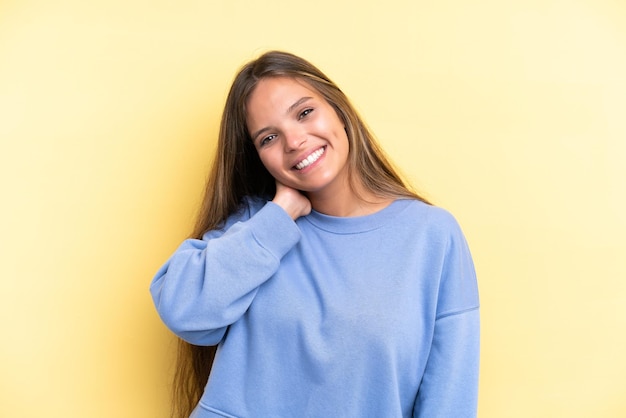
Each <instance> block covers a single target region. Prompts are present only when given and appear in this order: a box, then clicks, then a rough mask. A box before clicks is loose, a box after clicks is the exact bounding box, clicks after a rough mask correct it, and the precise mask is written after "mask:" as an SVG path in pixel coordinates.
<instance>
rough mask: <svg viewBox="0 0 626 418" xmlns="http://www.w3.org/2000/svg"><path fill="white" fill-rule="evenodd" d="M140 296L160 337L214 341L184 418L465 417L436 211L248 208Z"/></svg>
mask: <svg viewBox="0 0 626 418" xmlns="http://www.w3.org/2000/svg"><path fill="white" fill-rule="evenodd" d="M150 290H151V293H152V297H153V299H154V303H155V305H156V308H157V310H158V312H159V315H160V316H161V318H162V320H163V322H164V323H165V324H166V325H167V326H168V327H169V328H170V329H171V330H172V331H173V332H174V333H176V334H177V335H178V336H180V337H181V338H183V339H185V340H186V341H188V342H190V343H192V344H196V345H215V344H219V347H218V351H217V355H216V358H215V361H214V364H213V369H212V371H211V375H210V377H209V382H208V384H207V386H206V388H205V392H204V395H203V397H202V399H201V401H200V404H199V405H198V407H197V408H196V411H195V412H194V415H193V417H199V418H200V417H237V418H244V417H245V418H266V417H267V418H294V417H298V418H299V417H311V418H318V417H319V418H322V417H323V418H327V417H339V418H350V417H354V418H366V417H372V418H386V417H390V418H391V417H407V418H408V417H427V418H437V417H446V418H462V417H475V416H476V404H477V387H478V358H479V311H478V290H477V283H476V276H475V273H474V266H473V263H472V259H471V256H470V253H469V250H468V247H467V244H466V241H465V239H464V237H463V234H462V232H461V230H460V228H459V226H458V224H457V222H456V221H455V220H454V218H453V217H452V216H451V215H450V214H449V213H448V212H446V211H444V210H443V209H440V208H437V207H434V206H429V205H426V204H424V203H421V202H419V201H416V200H396V201H395V202H394V203H392V204H391V205H389V206H388V207H386V208H385V209H383V210H381V211H379V212H377V213H374V214H372V215H368V216H362V217H354V218H339V217H332V216H327V215H323V214H321V213H318V212H315V211H313V212H312V213H311V214H309V215H308V216H304V217H301V218H299V219H298V220H297V221H295V222H294V221H293V220H292V219H291V218H290V217H289V215H288V214H287V213H286V212H285V211H284V210H283V209H282V208H281V207H279V206H278V205H276V204H274V203H272V202H265V201H260V200H249V201H247V204H246V205H244V206H243V207H242V209H241V210H240V211H239V212H238V213H236V214H234V215H232V216H231V217H230V218H229V219H228V221H227V222H226V224H225V225H224V227H223V228H221V229H219V230H213V231H209V232H207V233H206V234H205V236H204V237H203V239H202V240H195V239H189V240H186V241H184V242H183V243H182V245H181V246H180V247H179V248H178V249H177V250H176V252H175V253H174V254H173V255H172V257H171V258H170V259H169V260H168V261H167V262H166V264H165V265H164V266H163V267H162V268H161V269H160V270H159V271H158V273H157V274H156V276H155V278H154V280H153V282H152V284H151V287H150Z"/></svg>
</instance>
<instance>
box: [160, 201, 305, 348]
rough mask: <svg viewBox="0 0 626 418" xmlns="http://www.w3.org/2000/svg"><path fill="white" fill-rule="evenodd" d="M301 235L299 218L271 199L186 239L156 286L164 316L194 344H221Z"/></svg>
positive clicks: (171, 258) (161, 274)
mask: <svg viewBox="0 0 626 418" xmlns="http://www.w3.org/2000/svg"><path fill="white" fill-rule="evenodd" d="M231 223H232V222H231ZM299 239H300V232H299V229H298V227H297V226H296V224H295V223H294V222H293V220H292V219H291V218H290V217H289V215H288V214H287V213H286V212H285V211H284V210H283V209H281V208H280V207H279V206H277V205H276V204H273V203H271V202H270V203H267V204H266V205H265V206H264V207H263V208H262V209H261V210H259V212H257V213H256V214H255V215H254V216H252V217H251V218H249V219H240V220H236V222H234V224H232V226H230V227H229V228H227V229H226V230H225V231H224V230H221V231H210V232H208V233H207V234H205V236H204V237H203V239H202V240H196V239H189V240H186V241H184V242H183V244H182V245H181V246H180V247H179V248H178V249H177V250H176V251H175V253H174V254H173V255H172V256H171V257H170V259H169V260H168V261H167V262H166V263H165V265H163V267H161V268H160V269H159V271H158V272H157V274H156V276H155V277H154V279H153V281H152V283H151V285H150V292H151V294H152V298H153V301H154V304H155V306H156V308H157V311H158V313H159V315H160V317H161V319H162V320H163V322H164V323H165V324H166V325H167V326H168V328H170V329H171V330H172V332H174V333H175V334H177V335H178V336H179V337H181V338H183V339H184V340H186V341H188V342H190V343H192V344H196V345H214V344H217V343H218V342H219V341H220V340H221V339H222V337H223V336H224V333H225V332H226V329H227V327H228V326H229V325H230V324H232V323H234V322H236V321H237V320H238V319H239V318H241V316H242V315H243V314H244V313H245V312H246V310H247V309H248V307H249V306H250V304H251V303H252V301H253V299H254V296H255V295H256V292H257V290H258V288H259V286H261V285H262V284H263V283H264V282H265V281H267V280H268V279H269V278H270V277H272V275H273V274H274V273H275V272H276V270H277V269H278V266H279V265H280V260H281V258H282V257H283V256H284V255H285V254H286V253H287V252H288V251H289V250H290V249H291V248H292V247H293V246H294V245H295V244H296V243H297V242H298V240H299Z"/></svg>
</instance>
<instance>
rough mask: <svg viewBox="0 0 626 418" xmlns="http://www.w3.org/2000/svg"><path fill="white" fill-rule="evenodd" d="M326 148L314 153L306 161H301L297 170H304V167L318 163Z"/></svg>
mask: <svg viewBox="0 0 626 418" xmlns="http://www.w3.org/2000/svg"><path fill="white" fill-rule="evenodd" d="M324 150H325V148H320V149H318V150H317V151H315V152H313V153H312V154H311V155H309V156H308V157H306V158H305V159H304V160H302V161H300V162H299V163H298V164H296V169H298V170H302V169H303V168H304V167H307V166H309V165H311V164H313V163H314V162H315V161H317V160H318V159H319V158H320V157H321V155H322V154H323V153H324Z"/></svg>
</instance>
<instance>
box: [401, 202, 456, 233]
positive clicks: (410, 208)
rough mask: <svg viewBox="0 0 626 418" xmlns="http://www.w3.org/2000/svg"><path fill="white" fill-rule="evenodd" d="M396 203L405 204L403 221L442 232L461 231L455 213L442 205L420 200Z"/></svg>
mask: <svg viewBox="0 0 626 418" xmlns="http://www.w3.org/2000/svg"><path fill="white" fill-rule="evenodd" d="M396 204H402V205H404V206H405V208H404V210H403V211H402V215H403V216H402V218H401V219H402V222H408V223H410V224H413V225H416V226H419V227H422V228H427V229H430V230H434V231H440V232H442V233H446V232H447V233H450V232H454V231H460V226H459V223H458V222H457V220H456V218H455V217H454V215H452V213H451V212H449V211H448V210H447V209H444V208H442V207H440V206H434V205H430V204H428V203H424V202H422V201H419V200H406V201H397V202H396Z"/></svg>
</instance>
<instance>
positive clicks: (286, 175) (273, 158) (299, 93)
mask: <svg viewBox="0 0 626 418" xmlns="http://www.w3.org/2000/svg"><path fill="white" fill-rule="evenodd" d="M246 109H247V118H246V122H247V127H248V132H249V133H250V136H251V138H252V141H253V143H254V146H255V148H256V150H257V152H258V153H259V157H260V159H261V162H262V163H263V165H264V166H265V168H266V169H267V170H268V171H269V172H270V174H271V175H272V176H273V177H274V178H275V179H276V180H277V181H278V182H280V183H282V184H284V185H286V186H289V187H291V188H294V189H297V190H301V191H303V192H306V193H307V194H308V195H309V196H311V195H315V194H324V195H326V194H330V195H329V196H332V195H337V194H338V193H343V192H346V191H348V190H349V186H348V165H347V160H348V152H349V144H348V137H347V134H346V131H345V129H344V124H343V122H342V121H341V119H340V118H339V116H338V115H337V113H336V112H335V110H334V109H333V107H332V106H331V105H330V104H329V103H328V102H327V101H326V100H325V99H324V98H323V97H322V96H321V95H320V94H319V93H318V92H317V91H316V90H315V89H313V88H312V87H310V86H309V85H308V84H306V83H305V82H302V81H299V80H297V79H293V78H288V77H269V78H264V79H262V80H260V81H259V82H258V84H257V86H256V87H255V89H254V91H253V92H252V94H251V95H250V97H249V99H248V101H247V103H246Z"/></svg>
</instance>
